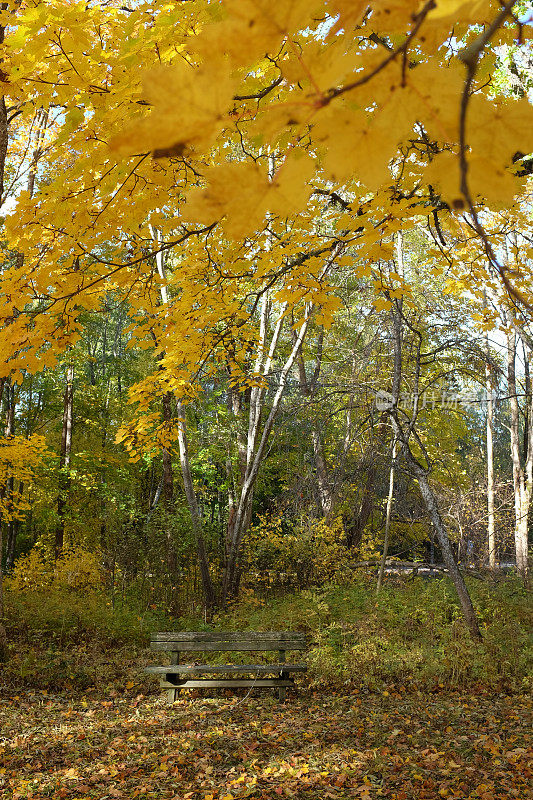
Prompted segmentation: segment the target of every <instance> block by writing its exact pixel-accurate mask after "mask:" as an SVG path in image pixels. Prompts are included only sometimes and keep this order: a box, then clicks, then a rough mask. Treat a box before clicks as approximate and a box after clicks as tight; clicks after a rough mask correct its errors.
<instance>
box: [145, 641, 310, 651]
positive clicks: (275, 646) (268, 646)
mask: <svg viewBox="0 0 533 800" xmlns="http://www.w3.org/2000/svg"><path fill="white" fill-rule="evenodd" d="M150 646H151V648H152V650H163V651H168V652H181V653H186V652H189V653H192V652H208V651H211V652H215V651H218V652H221V651H227V652H230V651H239V650H242V651H243V652H244V651H255V650H257V651H259V650H279V646H280V641H279V639H256V640H249V639H246V640H240V641H239V640H235V639H232V640H227V639H219V640H217V641H214V642H211V641H208V640H204V641H188V642H183V641H180V640H176V639H167V640H164V641H161V640H157V641H156V640H152V642H151V645H150ZM306 648H307V643H306V642H304V641H302V640H301V639H292V640H291V639H286V640H285V641H284V642H283V649H284V650H305V649H306Z"/></svg>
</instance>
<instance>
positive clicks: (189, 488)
mask: <svg viewBox="0 0 533 800" xmlns="http://www.w3.org/2000/svg"><path fill="white" fill-rule="evenodd" d="M177 414H178V446H179V451H180V465H181V474H182V476H183V488H184V489H185V497H186V498H187V504H188V506H189V512H190V515H191V523H192V529H193V535H194V539H195V543H196V552H197V556H198V565H199V567H200V575H201V578H202V588H203V592H204V599H205V606H206V609H207V610H208V611H212V610H213V608H214V607H215V606H216V599H217V598H216V594H215V590H214V587H213V581H212V580H211V573H210V572H209V561H208V558H207V549H206V546H205V539H204V534H203V526H202V519H201V517H200V512H199V511H198V503H197V500H196V493H195V491H194V484H193V481H192V474H191V466H190V462H189V446H188V443H187V427H186V421H185V414H184V411H183V405H182V403H181V401H177Z"/></svg>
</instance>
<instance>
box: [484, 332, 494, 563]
mask: <svg viewBox="0 0 533 800" xmlns="http://www.w3.org/2000/svg"><path fill="white" fill-rule="evenodd" d="M485 348H486V353H487V361H486V364H485V387H486V391H487V542H488V550H489V567H490V569H492V570H494V569H496V528H495V517H494V505H495V503H494V501H495V489H494V444H493V439H494V403H493V399H492V368H491V364H490V360H489V356H490V350H489V335H488V333H485Z"/></svg>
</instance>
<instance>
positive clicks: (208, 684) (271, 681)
mask: <svg viewBox="0 0 533 800" xmlns="http://www.w3.org/2000/svg"><path fill="white" fill-rule="evenodd" d="M160 686H161V688H163V689H240V688H243V687H244V688H249V687H251V686H253V687H257V688H268V689H276V688H277V687H278V686H294V683H293V682H292V681H291V680H290V679H289V678H287V679H285V678H258V679H257V680H254V679H253V678H248V679H247V678H242V679H237V678H228V679H227V680H224V679H223V678H222V679H221V678H219V679H214V680H210V679H207V678H204V679H192V680H185V681H179V683H176V684H174V683H169V682H168V681H161V682H160Z"/></svg>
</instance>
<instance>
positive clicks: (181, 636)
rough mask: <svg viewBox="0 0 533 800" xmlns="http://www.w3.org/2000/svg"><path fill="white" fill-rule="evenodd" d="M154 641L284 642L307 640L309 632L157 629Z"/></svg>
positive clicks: (153, 637)
mask: <svg viewBox="0 0 533 800" xmlns="http://www.w3.org/2000/svg"><path fill="white" fill-rule="evenodd" d="M151 638H152V641H158V642H165V641H173V642H191V641H192V642H218V641H228V642H230V641H235V642H241V641H249V642H255V641H262V640H268V641H276V642H280V643H284V642H285V641H286V640H291V641H301V642H305V641H306V640H307V634H305V633H301V632H300V631H216V632H213V633H211V632H208V631H157V632H155V633H153V634H152V637H151Z"/></svg>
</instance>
